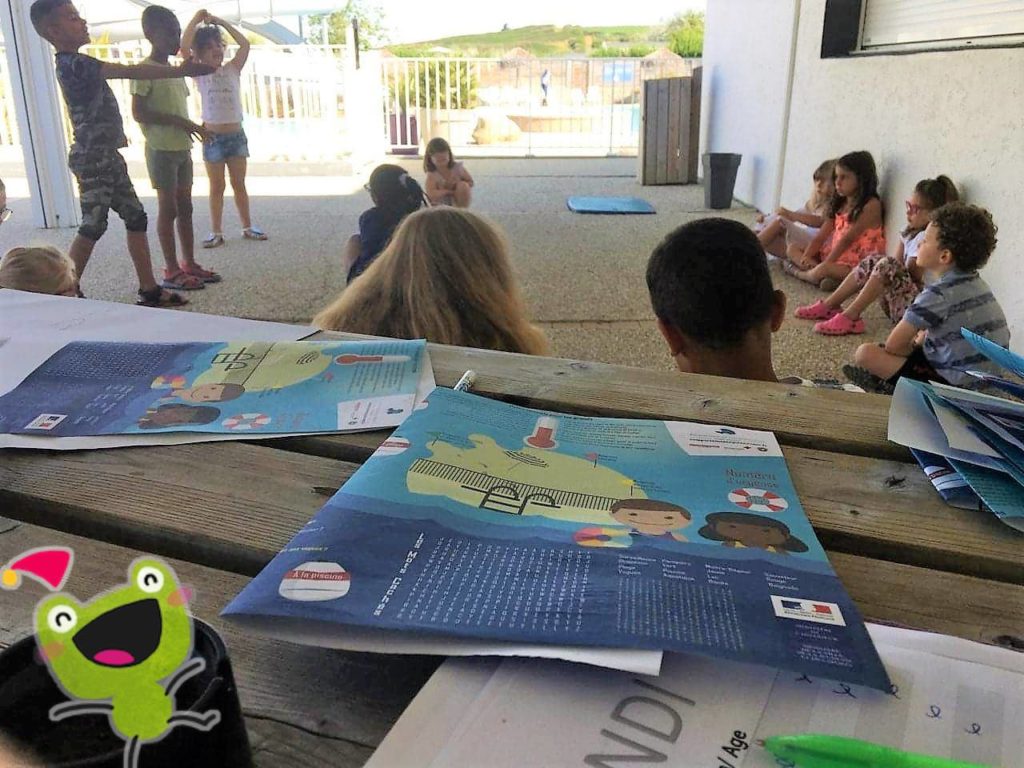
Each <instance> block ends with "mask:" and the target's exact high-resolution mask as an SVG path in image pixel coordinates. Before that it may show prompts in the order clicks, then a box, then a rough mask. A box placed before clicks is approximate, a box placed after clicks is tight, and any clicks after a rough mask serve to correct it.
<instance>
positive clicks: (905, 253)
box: [794, 176, 959, 336]
mask: <svg viewBox="0 0 1024 768" xmlns="http://www.w3.org/2000/svg"><path fill="white" fill-rule="evenodd" d="M958 197H959V195H958V194H957V191H956V185H954V184H953V182H952V181H951V180H950V179H949V177H948V176H939V177H938V178H935V179H924V180H922V181H919V182H918V183H917V186H916V187H914V193H913V194H912V195H911V196H910V199H909V200H907V228H906V229H904V230H903V232H902V233H901V234H900V244H899V246H897V248H896V255H895V256H886V255H884V254H878V255H875V256H868V257H867V258H866V259H864V260H863V261H862V262H861V263H860V264H858V265H857V266H856V267H855V268H854V270H853V271H852V272H851V273H850V274H849V275H847V276H846V278H845V279H844V280H843V282H842V283H841V284H840V286H839V287H838V288H836V290H835V291H834V292H833V293H832V295H831V296H829V297H828V298H827V299H824V300H822V299H819V300H818V301H816V302H814V303H813V304H809V305H808V306H805V307H798V308H797V310H796V312H795V313H794V314H795V315H796V317H798V318H800V319H802V320H818V321H820V322H818V323H815V325H814V330H815V331H816V332H817V333H820V334H823V335H825V336H845V335H846V334H852V333H864V321H863V320H861V314H862V313H863V312H864V310H866V309H867V308H868V307H869V306H871V304H872V302H874V301H875V300H878V301H879V303H880V304H881V305H882V310H883V311H884V312H885V314H886V316H887V317H888V318H889V320H890V321H891V322H892V323H893V325H895V324H896V323H898V322H899V321H900V320H902V319H903V313H904V312H905V311H906V309H907V307H909V306H910V304H911V303H912V302H913V301H914V299H916V298H917V295H918V294H919V293H920V292H921V287H922V286H923V285H924V270H923V269H922V268H921V267H920V266H919V265H918V263H917V249H918V248H919V247H920V245H921V243H922V242H923V240H924V232H925V227H927V226H928V219H929V216H930V215H931V213H932V211H934V210H935V209H936V208H939V207H940V206H943V205H945V204H946V203H951V202H954V201H955V200H957V198H958ZM857 291H860V293H859V294H858V295H857V298H855V299H854V300H853V301H852V302H851V303H850V306H848V307H847V308H846V309H843V302H844V301H846V300H847V299H848V298H850V297H851V296H853V295H854V294H855V293H857Z"/></svg>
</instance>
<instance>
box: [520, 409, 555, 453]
mask: <svg viewBox="0 0 1024 768" xmlns="http://www.w3.org/2000/svg"><path fill="white" fill-rule="evenodd" d="M557 429H558V419H556V418H553V417H551V416H541V417H540V418H539V419H537V425H536V426H535V427H534V428H533V434H532V435H530V436H529V437H526V438H523V442H524V443H526V444H527V445H528V446H530V447H531V448H554V447H556V446H557V445H558V443H556V442H555V439H554V438H555V430H557Z"/></svg>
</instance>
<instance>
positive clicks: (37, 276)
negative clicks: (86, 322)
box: [0, 245, 78, 296]
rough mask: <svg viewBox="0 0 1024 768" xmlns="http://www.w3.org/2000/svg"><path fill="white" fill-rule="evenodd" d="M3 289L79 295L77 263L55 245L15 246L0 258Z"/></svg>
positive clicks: (0, 276)
mask: <svg viewBox="0 0 1024 768" xmlns="http://www.w3.org/2000/svg"><path fill="white" fill-rule="evenodd" d="M0 288H11V289H12V290H15V291H29V292H31V293H48V294H50V295H52V296H77V295H78V276H77V275H76V274H75V264H74V262H73V261H71V259H69V258H68V257H67V256H65V255H64V254H63V253H61V252H60V251H58V250H57V249H56V248H51V247H50V246H48V245H44V246H39V247H36V248H12V249H11V250H9V251H8V252H7V253H6V254H4V257H3V260H0Z"/></svg>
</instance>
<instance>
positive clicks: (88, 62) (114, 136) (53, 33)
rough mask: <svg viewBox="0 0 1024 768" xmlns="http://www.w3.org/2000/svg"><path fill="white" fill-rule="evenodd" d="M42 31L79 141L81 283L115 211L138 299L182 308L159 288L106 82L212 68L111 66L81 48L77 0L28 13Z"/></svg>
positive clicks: (76, 246) (75, 161) (75, 164)
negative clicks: (124, 231)
mask: <svg viewBox="0 0 1024 768" xmlns="http://www.w3.org/2000/svg"><path fill="white" fill-rule="evenodd" d="M30 18H31V20H32V26H34V27H35V29H36V32H38V33H39V35H40V36H41V37H42V38H43V39H45V40H46V41H48V42H49V43H50V44H51V45H53V47H54V48H56V50H57V54H56V67H57V80H58V81H59V82H60V87H61V91H62V92H63V94H64V100H65V102H66V103H67V105H68V112H69V113H70V116H71V124H72V127H73V128H74V135H75V140H74V143H73V144H72V146H71V151H70V153H69V155H68V166H69V167H70V168H71V172H72V173H74V175H75V178H76V179H77V181H78V189H79V196H80V197H81V204H82V226H81V227H80V228H79V230H78V236H77V237H76V238H75V240H74V242H73V243H72V245H71V250H70V253H69V255H70V257H71V259H72V261H74V263H75V267H76V269H77V272H78V278H79V280H81V277H82V273H83V272H84V271H85V265H86V264H87V263H88V261H89V257H90V256H91V255H92V251H93V249H94V248H95V247H96V242H97V241H98V240H99V239H100V238H101V237H102V236H103V234H104V232H106V229H107V218H108V215H109V212H110V210H111V209H113V210H114V211H116V212H117V213H118V215H120V216H121V218H122V219H123V220H124V223H125V229H127V231H128V236H127V239H128V253H129V255H130V256H131V259H132V263H133V265H134V266H135V272H136V274H137V275H138V279H139V298H138V301H137V303H138V304H142V305H145V306H181V305H182V304H186V303H188V302H187V301H186V300H185V299H184V298H183V297H182V296H181V295H180V294H177V293H173V292H170V291H166V290H164V289H163V288H161V287H160V286H159V285H157V282H156V279H155V277H154V276H153V264H152V256H151V255H150V252H149V241H148V240H147V238H146V227H147V224H148V221H147V218H146V211H145V209H144V208H143V207H142V204H141V203H140V202H139V198H138V196H137V195H136V194H135V189H134V188H133V187H132V182H131V179H130V178H129V177H128V167H127V166H126V165H125V162H124V158H123V157H121V153H120V152H119V151H118V150H120V148H121V147H125V146H127V145H128V140H127V138H126V137H125V135H124V126H123V124H122V121H121V112H120V110H119V109H118V106H117V101H116V100H115V98H114V92H113V91H111V90H110V86H109V85H108V84H107V82H106V81H107V80H108V79H120V78H125V79H131V80H140V79H144V80H160V79H165V78H182V77H186V76H192V75H199V74H206V73H208V72H210V71H212V68H211V67H206V66H202V65H199V64H195V63H192V62H187V63H185V64H184V65H182V66H180V67H169V66H162V65H159V64H135V65H125V64H110V63H105V62H101V61H99V60H98V59H94V58H92V57H91V56H85V55H84V54H81V53H79V52H78V50H79V48H81V47H82V46H83V45H88V44H89V28H88V26H87V25H86V22H85V20H84V19H83V18H82V17H81V16H79V15H78V10H77V9H76V8H75V6H74V5H72V3H71V0H35V2H34V3H32V8H31V11H30Z"/></svg>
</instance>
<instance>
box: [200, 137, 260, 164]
mask: <svg viewBox="0 0 1024 768" xmlns="http://www.w3.org/2000/svg"><path fill="white" fill-rule="evenodd" d="M248 156H249V139H247V138H246V136H245V131H239V132H238V133H215V134H213V138H212V139H210V141H208V142H205V143H204V144H203V160H204V161H206V162H207V163H226V162H227V161H228V160H230V159H231V158H233V157H248Z"/></svg>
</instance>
